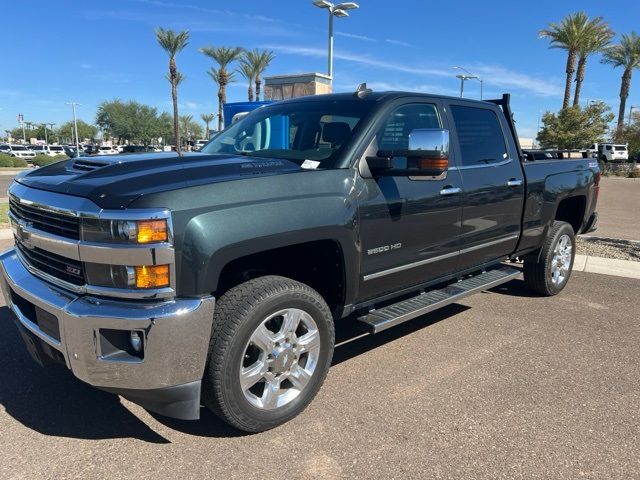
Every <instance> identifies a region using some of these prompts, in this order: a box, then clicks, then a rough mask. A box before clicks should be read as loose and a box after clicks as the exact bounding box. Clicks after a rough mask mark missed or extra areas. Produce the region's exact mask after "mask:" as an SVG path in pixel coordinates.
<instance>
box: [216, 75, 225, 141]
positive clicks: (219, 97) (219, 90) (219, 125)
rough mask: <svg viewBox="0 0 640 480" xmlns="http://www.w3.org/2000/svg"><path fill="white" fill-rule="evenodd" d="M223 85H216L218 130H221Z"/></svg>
mask: <svg viewBox="0 0 640 480" xmlns="http://www.w3.org/2000/svg"><path fill="white" fill-rule="evenodd" d="M224 97H225V95H224V85H223V84H222V83H221V84H220V86H219V87H218V131H220V130H222V106H223V104H224Z"/></svg>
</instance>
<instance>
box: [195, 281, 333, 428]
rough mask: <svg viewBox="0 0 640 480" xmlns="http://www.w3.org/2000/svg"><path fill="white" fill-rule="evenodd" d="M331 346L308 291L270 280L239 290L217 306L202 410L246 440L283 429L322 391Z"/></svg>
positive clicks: (326, 322)
mask: <svg viewBox="0 0 640 480" xmlns="http://www.w3.org/2000/svg"><path fill="white" fill-rule="evenodd" d="M333 345H334V327H333V318H332V316H331V312H330V310H329V307H328V306H327V304H326V302H325V301H324V300H323V298H322V297H321V296H320V294H318V292H316V291H315V290H313V289H312V288H311V287H309V286H307V285H304V284H302V283H299V282H296V281H294V280H291V279H288V278H284V277H276V276H267V277H261V278H257V279H254V280H250V281H248V282H245V283H243V284H241V285H238V286H236V287H234V288H232V289H231V290H229V291H228V292H227V293H225V294H224V295H223V296H222V297H221V298H220V300H219V301H218V303H217V305H216V312H215V315H214V324H213V336H212V340H211V344H210V351H209V358H208V365H207V368H206V371H205V375H204V379H203V401H204V404H205V405H206V406H207V407H208V408H210V409H211V410H212V411H213V412H214V413H215V414H216V415H218V416H219V417H220V418H222V419H223V420H224V421H226V422H227V423H229V424H230V425H232V426H234V427H236V428H238V429H240V430H243V431H246V432H260V431H264V430H268V429H270V428H273V427H276V426H278V425H280V424H282V423H285V422H287V421H288V420H290V419H292V418H293V417H295V416H296V415H298V414H299V413H300V412H302V411H303V410H304V409H305V408H306V407H307V405H309V403H311V401H312V400H313V398H314V397H315V395H316V393H317V392H318V390H319V389H320V387H321V385H322V383H323V381H324V378H325V376H326V374H327V372H328V370H329V366H330V364H331V358H332V355H333Z"/></svg>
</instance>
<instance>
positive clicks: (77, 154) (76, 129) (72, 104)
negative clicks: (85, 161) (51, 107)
mask: <svg viewBox="0 0 640 480" xmlns="http://www.w3.org/2000/svg"><path fill="white" fill-rule="evenodd" d="M67 105H71V106H72V107H73V129H74V131H75V135H76V156H77V157H79V156H80V142H79V141H78V121H77V120H76V106H79V105H82V104H81V103H78V102H67Z"/></svg>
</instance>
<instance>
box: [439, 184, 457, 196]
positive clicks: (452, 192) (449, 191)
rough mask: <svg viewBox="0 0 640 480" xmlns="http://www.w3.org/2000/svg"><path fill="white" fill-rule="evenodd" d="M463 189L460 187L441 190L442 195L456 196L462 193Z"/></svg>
mask: <svg viewBox="0 0 640 480" xmlns="http://www.w3.org/2000/svg"><path fill="white" fill-rule="evenodd" d="M461 191H462V189H461V188H460V187H451V186H448V187H444V188H443V189H442V190H440V195H455V194H456V193H460V192H461Z"/></svg>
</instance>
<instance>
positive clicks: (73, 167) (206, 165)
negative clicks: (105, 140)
mask: <svg viewBox="0 0 640 480" xmlns="http://www.w3.org/2000/svg"><path fill="white" fill-rule="evenodd" d="M300 170H301V168H300V167H299V166H298V165H296V164H295V163H293V162H290V161H288V160H282V159H271V158H251V157H245V156H235V155H220V154H213V155H212V154H205V153H187V154H184V155H183V156H182V157H180V156H178V155H177V154H176V153H173V152H167V153H147V154H140V155H113V156H109V157H81V158H78V159H70V160H65V161H62V162H57V163H54V164H51V165H48V166H46V167H41V168H38V169H35V170H31V171H28V172H26V173H22V174H20V175H18V176H17V177H16V181H18V182H19V183H22V184H23V185H26V186H28V187H33V188H38V189H41V190H48V191H51V192H57V193H65V194H69V195H75V196H79V197H84V198H88V199H90V200H91V201H93V202H94V203H95V204H97V205H98V206H100V207H101V208H116V209H117V208H126V207H127V205H129V204H130V203H131V202H132V201H133V200H135V199H136V198H138V197H140V196H142V195H148V194H151V193H157V192H163V191H169V190H177V189H180V188H186V187H191V186H196V185H204V184H210V183H217V182H227V181H232V180H239V179H245V178H251V177H262V176H267V175H280V174H285V173H292V172H299V171H300Z"/></svg>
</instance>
